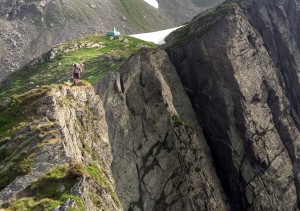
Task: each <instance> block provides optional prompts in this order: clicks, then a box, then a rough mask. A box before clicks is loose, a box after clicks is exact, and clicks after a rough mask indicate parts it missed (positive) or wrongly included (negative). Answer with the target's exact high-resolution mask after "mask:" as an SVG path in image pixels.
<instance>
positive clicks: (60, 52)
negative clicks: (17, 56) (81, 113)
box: [0, 35, 156, 97]
mask: <svg viewBox="0 0 300 211" xmlns="http://www.w3.org/2000/svg"><path fill="white" fill-rule="evenodd" d="M143 45H147V46H148V47H154V46H156V45H155V44H153V43H149V42H145V41H141V40H139V39H136V38H133V37H129V36H122V38H119V39H112V40H111V39H110V38H109V37H107V36H99V35H90V36H87V37H82V38H79V39H75V40H73V41H71V42H69V43H65V44H61V45H58V46H56V47H54V48H53V49H52V50H50V51H48V52H47V53H45V54H44V55H43V56H41V57H39V58H37V59H35V60H33V61H31V62H30V63H29V64H28V65H25V66H24V67H22V68H21V69H19V70H17V71H16V72H14V73H12V74H11V75H9V76H8V77H7V78H6V80H5V81H4V83H3V84H1V85H0V97H1V96H2V97H4V96H10V95H12V94H20V93H24V92H25V91H28V90H31V89H33V88H36V87H37V86H39V87H41V86H43V85H50V84H59V83H64V82H66V81H72V75H71V72H72V68H73V64H74V63H80V64H81V66H82V67H83V68H82V69H83V72H82V74H81V78H82V79H84V80H86V81H88V82H90V83H92V84H93V83H95V82H98V81H99V80H100V79H101V78H102V77H104V76H105V75H107V74H108V73H109V72H112V71H115V70H117V69H119V67H120V66H121V65H122V64H123V63H124V61H125V59H126V58H128V57H129V56H130V55H131V54H132V53H134V52H137V51H138V50H139V49H140V48H141V46H143Z"/></svg>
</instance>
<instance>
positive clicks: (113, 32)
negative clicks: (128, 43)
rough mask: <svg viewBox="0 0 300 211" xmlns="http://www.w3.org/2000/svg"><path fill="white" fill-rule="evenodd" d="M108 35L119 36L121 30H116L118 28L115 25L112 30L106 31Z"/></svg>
mask: <svg viewBox="0 0 300 211" xmlns="http://www.w3.org/2000/svg"><path fill="white" fill-rule="evenodd" d="M106 35H107V36H119V35H120V32H118V31H117V30H116V28H115V27H114V28H113V30H112V31H108V32H106Z"/></svg>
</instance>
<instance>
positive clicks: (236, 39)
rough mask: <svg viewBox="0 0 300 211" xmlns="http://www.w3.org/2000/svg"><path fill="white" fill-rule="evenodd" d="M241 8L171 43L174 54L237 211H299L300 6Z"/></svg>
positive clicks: (195, 25) (197, 22) (251, 4)
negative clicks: (299, 72)
mask: <svg viewBox="0 0 300 211" xmlns="http://www.w3.org/2000/svg"><path fill="white" fill-rule="evenodd" d="M240 4H241V7H240V6H239V5H237V4H235V3H226V4H224V5H222V6H220V7H219V8H217V9H216V10H215V11H210V12H211V13H207V14H206V15H199V16H198V17H196V18H195V19H194V20H193V21H192V23H190V24H189V25H188V26H187V27H186V28H185V29H182V31H180V32H177V34H176V33H174V34H173V35H171V36H170V37H169V44H168V46H166V49H167V51H168V54H169V55H170V58H171V60H172V62H173V63H174V65H175V67H176V70H177V72H178V74H179V76H180V78H181V81H182V83H183V86H184V87H185V90H186V92H187V93H188V95H189V97H190V99H191V102H192V104H193V108H194V109H195V112H196V114H197V117H198V121H199V122H200V123H201V125H202V128H203V132H204V136H205V138H206V140H207V141H208V144H209V146H210V148H211V151H212V154H213V157H214V161H215V164H216V169H217V171H218V175H219V178H220V179H221V182H222V185H223V188H224V191H225V193H226V196H227V199H228V200H229V202H230V205H231V209H232V210H295V209H296V208H298V207H299V205H298V200H299V170H298V169H299V168H298V166H299V159H298V152H299V143H300V134H299V112H298V110H299V101H298V98H299V94H298V93H299V78H298V69H299V68H298V62H297V61H299V56H298V55H299V47H298V46H299V41H298V40H299V38H298V36H299V33H298V27H299V26H298V24H297V23H298V22H299V19H298V17H299V15H298V13H299V10H298V6H297V5H298V2H297V1H293V0H290V1H241V3H240ZM183 37H185V38H188V41H186V39H183Z"/></svg>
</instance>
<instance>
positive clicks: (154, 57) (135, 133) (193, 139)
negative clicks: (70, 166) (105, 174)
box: [96, 49, 227, 211]
mask: <svg viewBox="0 0 300 211" xmlns="http://www.w3.org/2000/svg"><path fill="white" fill-rule="evenodd" d="M96 93H97V94H99V95H100V97H101V99H102V101H103V103H104V107H105V110H106V121H107V125H108V131H109V133H108V134H109V139H110V142H111V146H112V154H113V157H114V159H113V163H112V173H113V177H114V179H115V182H116V191H117V194H118V196H119V199H120V201H121V204H122V206H123V209H124V210H145V211H146V210H172V211H173V210H226V209H227V205H226V200H225V197H224V194H223V191H222V187H221V185H220V183H219V180H218V178H217V176H216V173H215V170H214V167H213V164H212V159H211V155H210V150H209V148H208V146H207V144H206V141H205V139H204V137H203V134H202V131H201V129H200V127H199V125H198V123H197V120H196V118H195V114H194V112H193V110H192V107H191V104H190V102H189V100H188V98H187V96H186V94H185V92H184V90H183V88H182V85H181V83H180V81H179V78H178V77H177V75H176V72H175V70H174V67H173V66H172V64H171V62H170V61H169V59H168V56H167V55H166V53H165V52H164V51H161V50H158V51H149V50H146V49H142V50H141V51H140V52H139V53H138V54H137V55H134V56H132V57H131V58H130V59H129V61H127V62H126V63H125V64H124V65H123V67H122V68H121V69H120V71H119V72H118V73H114V74H111V75H109V76H108V77H106V78H105V79H104V80H103V81H101V82H100V83H99V84H98V85H97V86H96Z"/></svg>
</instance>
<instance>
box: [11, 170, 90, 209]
mask: <svg viewBox="0 0 300 211" xmlns="http://www.w3.org/2000/svg"><path fill="white" fill-rule="evenodd" d="M68 169H69V167H68V165H67V164H64V165H60V166H58V167H57V168H54V169H52V170H50V171H49V172H48V173H46V174H45V175H44V176H43V177H42V178H40V179H38V180H36V181H33V183H32V185H31V186H30V187H28V188H27V189H26V190H25V191H24V192H23V193H22V194H21V196H20V197H19V198H17V199H15V200H14V201H13V202H12V203H10V204H6V205H5V208H7V209H8V210H52V209H53V208H55V207H57V206H59V205H60V204H62V203H63V202H64V201H65V200H67V199H71V200H74V201H75V202H76V205H77V208H78V209H77V210H84V204H83V201H82V199H81V198H80V197H78V196H74V195H71V194H70V191H71V188H72V187H73V186H74V185H75V183H76V181H77V180H76V179H73V178H70V177H68V176H67V172H68ZM22 195H25V196H24V197H23V196H22Z"/></svg>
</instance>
